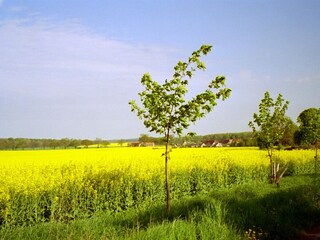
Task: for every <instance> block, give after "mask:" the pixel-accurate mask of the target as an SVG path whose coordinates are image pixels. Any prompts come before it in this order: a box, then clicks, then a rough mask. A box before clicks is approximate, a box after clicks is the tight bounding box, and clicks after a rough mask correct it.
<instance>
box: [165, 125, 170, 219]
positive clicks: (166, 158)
mask: <svg viewBox="0 0 320 240" xmlns="http://www.w3.org/2000/svg"><path fill="white" fill-rule="evenodd" d="M169 131H170V129H168V131H167V134H166V152H165V176H166V186H165V187H166V198H167V199H166V203H167V205H166V213H167V214H168V213H169V212H170V185H169V172H168V161H169V159H170V157H169Z"/></svg>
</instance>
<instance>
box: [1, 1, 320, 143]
mask: <svg viewBox="0 0 320 240" xmlns="http://www.w3.org/2000/svg"><path fill="white" fill-rule="evenodd" d="M319 12H320V1H317V0H282V1H277V0H265V1H263V0H227V1H222V0H220V1H210V0H206V1H204V0H200V1H191V0H185V1H182V0H171V1H169V0H166V1H160V0H154V1H151V0H137V1H129V0H124V1H116V0H114V1H99V0H91V1H84V0H68V1H64V0H43V1H42V0H37V1H31V0H2V1H1V0H0V138H5V137H26V138H63V137H68V138H89V139H95V138H103V139H120V138H135V137H138V136H139V135H140V134H141V133H148V130H147V129H145V128H144V126H143V123H142V121H141V120H139V119H138V118H137V117H136V115H135V114H134V113H132V112H130V107H129V105H128V101H129V100H131V99H136V100H139V98H138V92H139V91H141V90H142V88H141V84H140V79H141V77H142V75H143V74H144V73H145V72H149V73H150V74H151V76H152V77H153V79H156V80H158V81H163V80H164V79H170V78H171V76H172V74H173V71H172V70H173V67H174V65H175V64H176V62H178V61H179V60H186V59H187V58H188V56H189V55H190V54H191V53H192V51H194V50H196V49H198V48H199V47H200V46H201V45H202V44H212V45H213V51H212V52H211V53H210V54H209V55H208V56H206V57H205V58H204V59H203V61H204V62H205V63H206V66H207V70H206V71H205V72H204V73H197V74H196V77H195V78H194V79H193V80H192V83H191V84H190V95H192V94H195V93H199V92H200V91H203V90H204V88H205V86H207V85H208V83H209V81H210V80H211V79H212V78H214V77H215V76H217V75H225V76H226V79H227V80H226V85H227V86H228V87H230V88H231V89H232V94H231V97H230V98H229V99H227V100H226V101H224V102H218V105H217V106H216V108H215V109H214V111H213V112H212V113H210V114H209V115H208V116H207V117H206V118H205V119H202V120H200V121H199V122H197V123H196V125H194V126H193V125H192V126H191V127H190V129H189V130H190V131H195V132H197V133H198V134H200V135H203V134H211V133H223V132H241V131H249V130H250V129H249V127H248V122H249V121H250V120H251V119H252V115H253V113H254V112H257V111H258V104H259V102H260V100H261V99H262V97H263V94H264V92H265V91H269V92H270V93H271V96H272V97H274V98H275V97H276V96H277V94H278V93H281V94H282V95H283V97H284V98H285V99H286V100H289V101H290V105H289V109H288V111H287V115H288V116H289V117H291V118H292V119H293V120H294V121H295V120H296V118H297V116H298V114H299V113H300V112H301V111H303V110H304V109H306V108H310V107H320V106H319V105H320V104H319V103H320V97H319V90H320V14H319ZM186 132H188V131H186ZM151 135H152V134H151Z"/></svg>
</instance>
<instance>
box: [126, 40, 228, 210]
mask: <svg viewBox="0 0 320 240" xmlns="http://www.w3.org/2000/svg"><path fill="white" fill-rule="evenodd" d="M211 49H212V46H210V45H202V46H201V47H200V49H198V50H197V51H194V52H193V53H192V55H191V56H190V57H189V59H188V60H187V61H186V62H182V61H179V62H178V63H177V65H176V66H175V67H174V74H173V77H172V79H171V80H169V81H168V80H165V82H164V83H163V84H159V83H158V82H156V81H154V80H152V78H151V76H150V74H149V73H146V74H144V75H143V77H142V79H141V84H142V85H143V86H144V87H145V90H144V91H142V92H141V93H139V96H140V100H141V103H142V105H143V106H142V107H139V106H138V105H137V104H136V102H135V101H130V102H129V104H130V106H131V111H132V112H136V113H137V116H138V117H139V118H140V119H144V125H145V126H146V127H147V128H148V129H150V131H151V132H156V133H158V134H161V135H164V137H165V153H164V154H163V155H164V157H165V182H166V183H165V188H166V204H167V205H166V212H167V213H168V212H169V211H170V188H169V175H168V161H169V159H170V154H169V152H170V151H169V140H170V135H172V134H177V135H178V136H181V134H182V132H183V130H184V129H187V128H188V127H189V125H190V123H195V122H196V121H197V120H198V119H200V118H203V117H204V116H205V115H206V114H207V113H209V112H211V111H212V110H213V107H214V106H215V105H216V104H217V100H218V99H222V100H225V99H226V98H228V97H229V95H230V93H231V90H230V89H229V88H225V87H224V86H225V77H224V76H217V77H216V78H215V79H214V80H212V81H211V82H210V84H209V86H208V89H207V90H205V91H204V92H203V93H200V94H198V95H196V96H195V97H193V98H192V99H191V100H189V101H187V100H186V99H185V95H186V94H187V92H188V90H187V86H188V83H189V80H190V79H191V78H192V77H193V75H194V72H195V71H196V70H197V69H198V70H205V69H206V66H205V64H204V63H203V62H201V61H200V57H201V56H202V55H207V54H208V53H209V52H210V51H211Z"/></svg>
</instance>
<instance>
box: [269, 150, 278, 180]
mask: <svg viewBox="0 0 320 240" xmlns="http://www.w3.org/2000/svg"><path fill="white" fill-rule="evenodd" d="M268 157H269V159H270V183H275V170H276V169H275V166H274V163H273V159H272V149H270V148H268Z"/></svg>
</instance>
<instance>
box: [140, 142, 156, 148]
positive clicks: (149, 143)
mask: <svg viewBox="0 0 320 240" xmlns="http://www.w3.org/2000/svg"><path fill="white" fill-rule="evenodd" d="M140 145H141V146H143V147H154V142H145V143H142V144H140Z"/></svg>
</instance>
